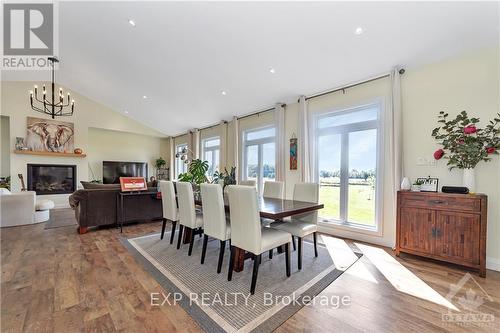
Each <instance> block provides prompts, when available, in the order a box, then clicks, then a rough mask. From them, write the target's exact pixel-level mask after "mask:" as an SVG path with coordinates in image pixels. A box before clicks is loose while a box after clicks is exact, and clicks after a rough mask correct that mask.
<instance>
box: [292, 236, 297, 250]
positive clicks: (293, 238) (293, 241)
mask: <svg viewBox="0 0 500 333" xmlns="http://www.w3.org/2000/svg"><path fill="white" fill-rule="evenodd" d="M292 246H293V250H294V251H295V250H296V248H295V236H292Z"/></svg>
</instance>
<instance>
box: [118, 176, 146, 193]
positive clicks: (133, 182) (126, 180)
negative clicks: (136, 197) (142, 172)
mask: <svg viewBox="0 0 500 333" xmlns="http://www.w3.org/2000/svg"><path fill="white" fill-rule="evenodd" d="M120 186H121V189H122V192H132V191H146V190H147V189H148V186H147V184H146V180H145V179H144V177H120Z"/></svg>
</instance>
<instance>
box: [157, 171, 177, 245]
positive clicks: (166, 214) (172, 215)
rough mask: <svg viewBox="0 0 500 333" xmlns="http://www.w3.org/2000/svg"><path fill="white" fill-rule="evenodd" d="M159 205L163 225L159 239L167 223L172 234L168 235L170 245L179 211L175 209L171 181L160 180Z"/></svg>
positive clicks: (175, 202)
mask: <svg viewBox="0 0 500 333" xmlns="http://www.w3.org/2000/svg"><path fill="white" fill-rule="evenodd" d="M160 192H161V204H162V209H163V225H162V227H161V237H160V239H163V235H164V233H165V227H166V225H167V221H170V222H171V223H172V232H171V233H170V244H172V243H173V241H174V234H175V227H176V225H177V221H178V220H179V210H178V209H177V200H176V199H175V190H174V183H173V182H171V181H166V180H160Z"/></svg>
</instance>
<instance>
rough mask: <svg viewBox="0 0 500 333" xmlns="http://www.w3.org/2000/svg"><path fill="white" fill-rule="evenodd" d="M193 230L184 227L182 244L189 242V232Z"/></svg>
mask: <svg viewBox="0 0 500 333" xmlns="http://www.w3.org/2000/svg"><path fill="white" fill-rule="evenodd" d="M193 232H194V230H193V229H191V228H187V227H185V228H184V236H183V237H182V244H189V243H191V234H192V233H193Z"/></svg>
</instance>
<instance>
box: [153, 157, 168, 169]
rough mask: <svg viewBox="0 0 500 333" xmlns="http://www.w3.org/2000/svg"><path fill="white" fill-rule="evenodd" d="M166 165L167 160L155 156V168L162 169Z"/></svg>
mask: <svg viewBox="0 0 500 333" xmlns="http://www.w3.org/2000/svg"><path fill="white" fill-rule="evenodd" d="M165 165H167V161H165V160H164V159H163V157H160V158H157V159H156V160H155V167H156V169H163V168H164V167H165Z"/></svg>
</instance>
